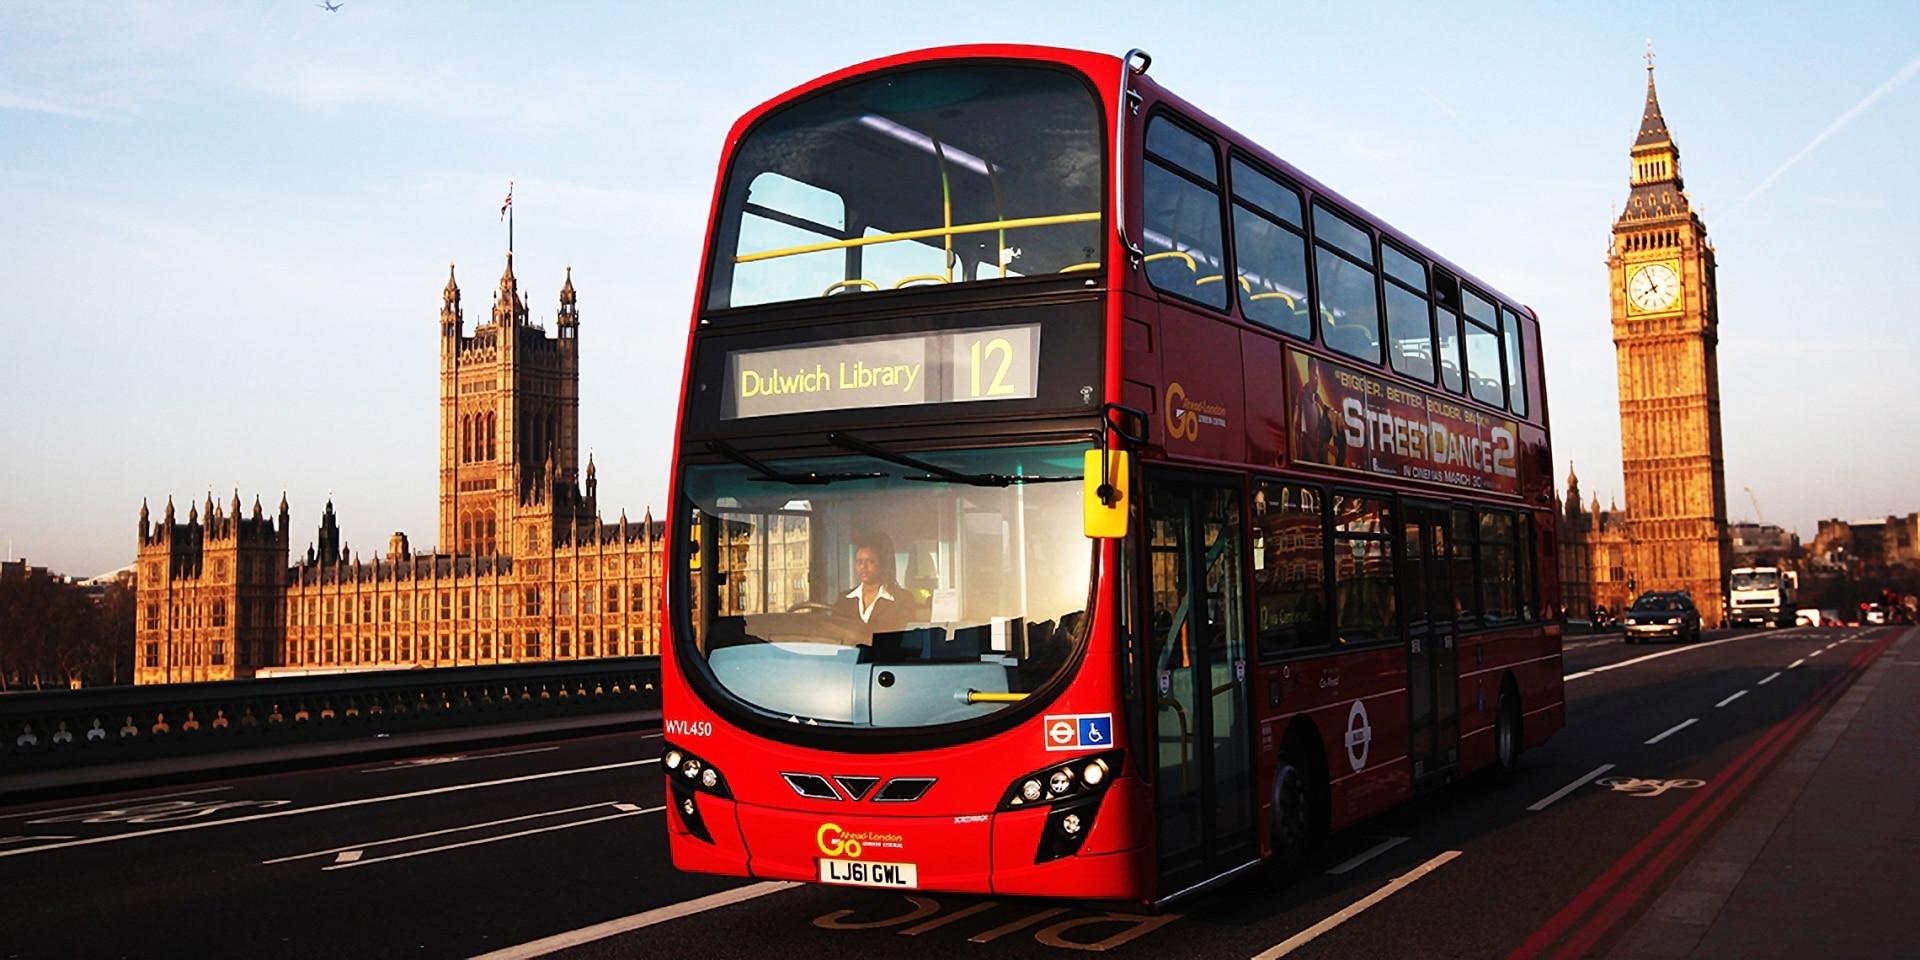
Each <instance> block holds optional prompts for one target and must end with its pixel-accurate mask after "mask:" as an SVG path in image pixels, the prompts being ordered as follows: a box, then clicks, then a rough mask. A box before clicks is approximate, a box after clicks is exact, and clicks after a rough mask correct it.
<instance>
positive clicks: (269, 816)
mask: <svg viewBox="0 0 1920 960" xmlns="http://www.w3.org/2000/svg"><path fill="white" fill-rule="evenodd" d="M659 762H660V758H659V757H654V758H653V759H651V760H625V761H622V762H620V763H603V764H600V765H599V766H594V767H577V768H575V769H572V770H549V771H547V772H546V773H529V774H525V775H522V776H518V777H506V778H503V779H500V780H482V781H479V782H477V783H456V784H452V785H451V786H445V787H432V788H429V789H426V790H410V791H408V792H406V793H394V794H389V795H387V796H384V797H361V798H360V799H358V800H342V801H339V802H338V803H323V804H320V805H318V806H312V807H299V808H297V809H293V810H275V811H274V812H272V813H256V814H252V815H250V816H245V817H229V818H227V819H225V820H201V821H198V822H195V823H178V824H174V825H173V826H170V827H156V828H154V829H152V830H136V831H134V832H132V833H118V834H113V835H112V836H105V837H87V838H85V839H83V840H69V841H67V842H65V843H45V844H41V845H40V846H37V847H22V848H20V849H18V850H0V857H13V856H19V855H20V854H23V853H39V852H40V851H42V850H60V849H64V848H66V847H84V846H89V845H92V844H96V843H113V842H115V841H117V840H132V839H134V838H135V837H151V836H154V835H156V834H162V833H174V832H177V831H180V830H199V829H201V828H203V827H224V826H228V825H230V824H235V823H250V822H253V821H255V820H273V819H277V818H279V817H297V816H299V815H301V814H303V813H321V812H323V811H327V810H342V809H346V808H348V807H360V806H365V805H367V804H370V803H388V802H390V801H394V800H412V799H414V798H416V797H432V796H438V795H440V794H443V793H459V792H461V791H465V790H478V789H480V788H482V787H499V786H505V785H507V784H510V783H528V782H531V781H534V780H549V779H552V778H554V777H570V776H572V775H574V774H576V773H601V772H603V771H607V770H621V769H625V768H627V767H642V766H646V765H648V764H653V763H659Z"/></svg>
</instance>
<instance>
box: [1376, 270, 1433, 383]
mask: <svg viewBox="0 0 1920 960" xmlns="http://www.w3.org/2000/svg"><path fill="white" fill-rule="evenodd" d="M1380 261H1381V263H1382V265H1384V266H1385V267H1386V272H1387V284H1386V291H1387V360H1388V362H1389V363H1391V364H1392V365H1393V369H1394V371H1395V372H1397V373H1403V374H1406V375H1407V376H1409V377H1413V378H1414V379H1416V380H1421V381H1424V382H1426V383H1432V382H1433V309H1432V307H1431V306H1430V305H1429V303H1428V301H1427V266H1426V264H1425V263H1422V262H1421V261H1419V260H1418V259H1415V258H1414V257H1412V256H1410V255H1408V254H1406V253H1403V252H1401V251H1400V250H1399V248H1397V247H1395V246H1394V245H1393V244H1391V243H1383V244H1381V245H1380Z"/></svg>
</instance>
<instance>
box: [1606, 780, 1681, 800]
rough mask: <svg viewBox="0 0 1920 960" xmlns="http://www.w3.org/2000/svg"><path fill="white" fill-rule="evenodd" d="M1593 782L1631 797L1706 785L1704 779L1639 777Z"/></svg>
mask: <svg viewBox="0 0 1920 960" xmlns="http://www.w3.org/2000/svg"><path fill="white" fill-rule="evenodd" d="M1593 783H1594V786H1596V787H1607V788H1609V789H1611V790H1612V791H1613V792H1614V793H1624V794H1626V795H1628V796H1632V797H1657V796H1659V795H1661V794H1663V793H1666V792H1667V791H1669V790H1698V789H1700V788H1701V787H1704V786H1706V785H1707V782H1706V781H1705V780H1694V779H1688V778H1682V779H1677V780H1642V779H1640V778H1639V777H1608V778H1606V779H1604V780H1595V781H1594V782H1593Z"/></svg>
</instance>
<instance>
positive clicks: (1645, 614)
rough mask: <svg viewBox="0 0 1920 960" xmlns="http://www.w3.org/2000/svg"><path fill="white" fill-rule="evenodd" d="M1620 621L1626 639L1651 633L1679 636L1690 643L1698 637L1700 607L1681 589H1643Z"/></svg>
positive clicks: (1637, 637)
mask: <svg viewBox="0 0 1920 960" xmlns="http://www.w3.org/2000/svg"><path fill="white" fill-rule="evenodd" d="M1620 622H1621V623H1622V624H1623V625H1625V627H1626V639H1627V642H1628V643H1636V642H1639V641H1642V640H1646V639H1648V638H1650V637H1678V638H1680V639H1681V640H1685V641H1687V642H1689V643H1693V642H1697V641H1698V640H1699V639H1700V610H1699V609H1698V608H1696V607H1695V606H1694V605H1693V597H1691V596H1689V595H1687V594H1686V593H1685V592H1684V591H1676V592H1672V593H1661V592H1648V593H1643V594H1641V595H1640V599H1638V600H1635V601H1634V602H1633V609H1631V610H1628V611H1627V612H1626V614H1625V615H1623V616H1622V617H1621V618H1620Z"/></svg>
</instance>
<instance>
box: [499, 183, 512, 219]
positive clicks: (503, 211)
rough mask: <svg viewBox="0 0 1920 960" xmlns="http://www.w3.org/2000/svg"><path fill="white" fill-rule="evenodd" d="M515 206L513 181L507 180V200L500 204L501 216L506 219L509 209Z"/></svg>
mask: <svg viewBox="0 0 1920 960" xmlns="http://www.w3.org/2000/svg"><path fill="white" fill-rule="evenodd" d="M512 207H513V181H512V180H508V181H507V200H506V202H505V203H502V204H501V205H500V217H501V219H503V220H504V219H506V216H507V211H508V210H509V209H511V208H512Z"/></svg>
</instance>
